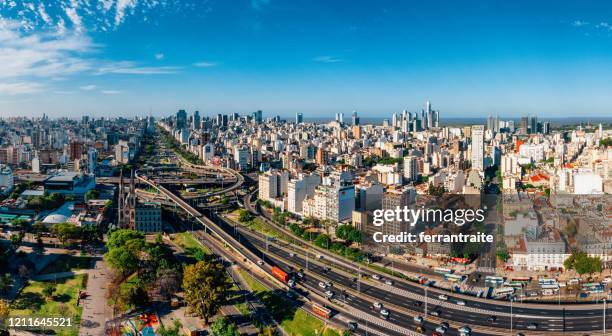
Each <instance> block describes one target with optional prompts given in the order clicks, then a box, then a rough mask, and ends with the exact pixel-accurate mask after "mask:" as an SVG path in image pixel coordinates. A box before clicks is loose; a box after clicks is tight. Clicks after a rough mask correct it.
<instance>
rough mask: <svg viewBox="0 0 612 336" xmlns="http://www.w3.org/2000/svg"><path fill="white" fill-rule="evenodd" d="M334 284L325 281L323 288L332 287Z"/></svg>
mask: <svg viewBox="0 0 612 336" xmlns="http://www.w3.org/2000/svg"><path fill="white" fill-rule="evenodd" d="M333 285H334V284H333V283H331V281H325V286H327V287H332V286H333Z"/></svg>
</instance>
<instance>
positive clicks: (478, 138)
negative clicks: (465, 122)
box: [472, 125, 484, 171]
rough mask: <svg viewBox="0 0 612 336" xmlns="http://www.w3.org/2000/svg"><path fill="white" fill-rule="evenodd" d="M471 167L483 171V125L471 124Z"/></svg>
mask: <svg viewBox="0 0 612 336" xmlns="http://www.w3.org/2000/svg"><path fill="white" fill-rule="evenodd" d="M472 168H473V169H476V170H479V171H484V125H474V126H472Z"/></svg>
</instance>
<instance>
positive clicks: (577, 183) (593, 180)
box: [574, 171, 603, 195]
mask: <svg viewBox="0 0 612 336" xmlns="http://www.w3.org/2000/svg"><path fill="white" fill-rule="evenodd" d="M602 190H603V182H602V178H601V176H599V175H597V174H595V173H593V172H589V171H585V172H581V173H577V174H574V194H579V195H589V194H601V193H602Z"/></svg>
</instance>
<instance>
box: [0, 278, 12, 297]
mask: <svg viewBox="0 0 612 336" xmlns="http://www.w3.org/2000/svg"><path fill="white" fill-rule="evenodd" d="M12 284H13V279H12V278H11V275H10V274H9V273H5V274H4V275H2V276H0V294H6V293H8V290H9V288H10V287H11V285H12Z"/></svg>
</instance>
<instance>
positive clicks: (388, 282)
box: [385, 279, 393, 286]
mask: <svg viewBox="0 0 612 336" xmlns="http://www.w3.org/2000/svg"><path fill="white" fill-rule="evenodd" d="M385 283H386V284H387V285H389V286H391V285H393V281H392V280H389V279H387V280H385Z"/></svg>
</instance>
